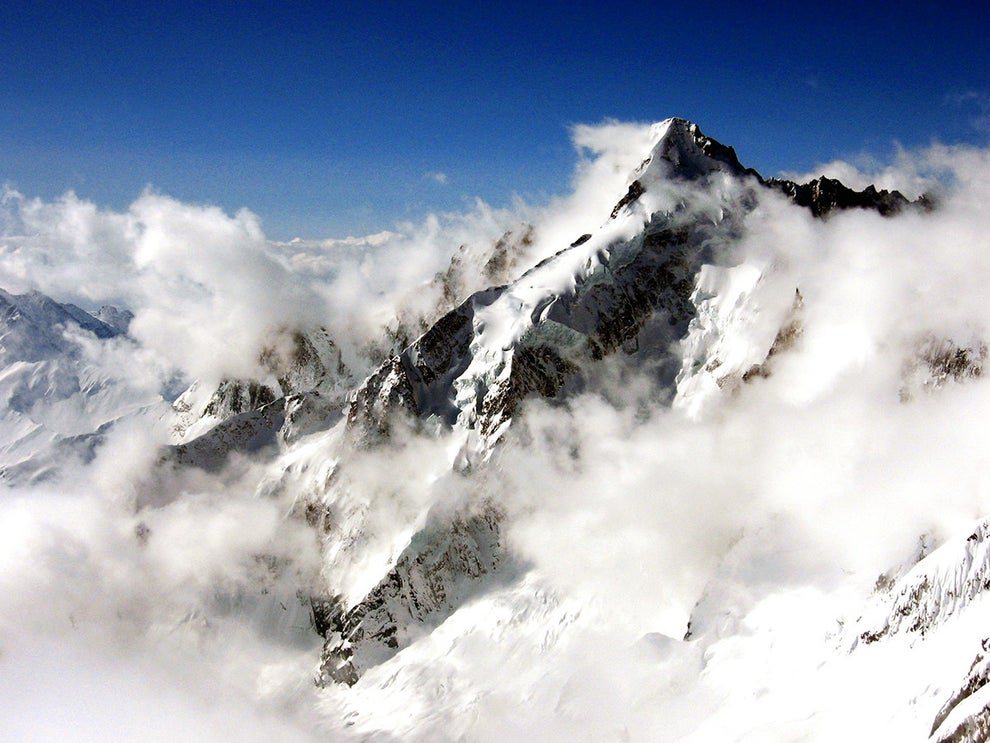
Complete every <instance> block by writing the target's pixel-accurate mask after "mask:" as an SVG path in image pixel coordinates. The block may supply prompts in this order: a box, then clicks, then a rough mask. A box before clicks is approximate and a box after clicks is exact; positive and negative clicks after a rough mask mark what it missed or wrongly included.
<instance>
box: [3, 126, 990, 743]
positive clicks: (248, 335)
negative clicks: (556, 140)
mask: <svg viewBox="0 0 990 743" xmlns="http://www.w3.org/2000/svg"><path fill="white" fill-rule="evenodd" d="M583 137H584V139H582V140H581V141H580V142H578V145H579V148H580V154H581V161H580V163H579V166H578V168H577V171H576V174H575V178H574V183H573V184H572V185H573V190H572V193H571V194H570V195H569V196H567V197H561V198H559V199H556V200H554V201H553V202H551V203H550V204H549V205H548V206H545V207H540V208H535V207H528V206H525V205H522V204H520V205H518V207H517V208H515V209H506V210H501V211H500V210H492V209H489V208H487V207H485V206H484V205H478V207H477V209H476V211H475V212H474V213H472V214H468V215H461V216H459V217H457V216H448V217H446V218H445V219H446V221H444V220H439V219H437V220H434V221H433V222H430V223H428V224H427V225H422V226H419V227H415V226H413V227H409V230H411V231H412V232H413V233H416V234H408V233H407V234H400V232H396V233H382V234H381V235H377V236H372V237H369V238H364V239H357V240H355V239H353V238H351V239H348V240H343V241H322V242H316V241H312V242H307V241H298V240H297V241H293V242H290V243H275V242H271V241H267V240H265V239H264V237H263V234H262V233H261V232H260V227H259V225H258V224H257V222H256V220H253V218H252V217H251V215H250V214H244V213H239V214H238V215H236V216H235V217H228V216H227V215H224V214H223V213H222V212H220V211H219V210H216V209H212V208H208V207H193V206H187V205H183V204H180V203H179V202H175V201H172V200H170V199H167V198H166V197H162V196H159V195H156V194H153V193H146V194H145V195H144V196H142V197H141V199H140V200H139V201H138V202H136V203H135V205H133V206H132V207H131V208H130V210H128V211H127V212H122V213H116V212H107V211H101V210H100V209H98V208H96V207H95V206H93V205H91V204H87V203H84V202H80V201H79V200H78V199H75V197H72V196H67V197H65V198H64V199H63V200H62V201H61V202H58V203H52V204H45V203H42V202H38V201H30V200H27V199H24V198H23V197H20V196H19V195H16V194H15V195H11V194H8V195H7V196H6V197H5V200H4V208H5V209H6V210H7V211H6V212H5V215H6V220H5V222H0V224H6V225H7V227H6V228H5V233H6V234H4V236H3V237H0V265H2V266H3V271H2V273H0V278H2V279H3V281H5V282H6V291H0V395H2V398H3V407H2V409H0V420H2V428H0V474H2V483H3V486H4V487H3V491H2V492H0V534H2V538H0V566H2V570H0V596H2V597H3V600H2V602H0V679H2V680H0V698H2V699H3V700H4V702H3V705H2V706H3V708H4V710H5V711H4V712H3V713H0V720H2V722H0V729H2V728H6V729H7V730H9V731H11V735H12V736H13V737H12V738H11V739H25V740H26V739H31V740H35V739H37V740H41V739H54V738H57V737H60V736H61V737H66V736H67V737H69V738H71V739H77V740H90V739H92V740H115V739H141V740H176V739H195V740H209V739H217V740H259V741H260V740H275V739H279V740H334V741H338V740H372V741H392V740H396V741H398V740H402V741H407V740H408V741H505V740H575V741H577V740H587V741H601V740H622V741H730V740H740V741H741V740H772V741H791V740H795V741H796V740H828V741H832V740H898V741H912V740H917V741H929V740H930V741H946V742H948V741H982V740H986V739H987V738H988V736H990V387H988V385H987V383H986V380H985V379H984V367H985V365H986V364H987V354H988V351H987V342H988V339H990V292H988V291H987V288H986V278H987V277H990V242H988V240H990V238H988V235H990V207H988V204H990V199H988V196H990V154H988V153H986V152H984V151H981V150H974V149H964V148H955V149H953V148H946V147H933V148H931V149H929V150H926V151H924V152H921V153H902V156H901V159H900V160H899V161H898V163H896V164H895V166H892V167H890V168H888V169H887V171H885V172H883V173H879V174H877V175H878V176H879V177H881V178H882V183H879V182H878V183H877V184H876V185H871V184H870V182H869V179H867V178H865V177H863V176H861V175H860V174H859V173H858V172H857V173H854V176H853V177H854V180H855V181H856V182H851V183H849V184H848V185H845V184H844V183H842V182H840V181H839V180H837V179H834V178H830V177H826V176H824V175H820V176H818V177H814V178H811V179H809V178H794V179H781V178H765V177H763V176H762V175H761V174H759V173H758V172H756V171H755V170H753V169H751V168H747V167H746V166H744V165H743V164H742V163H741V162H740V160H739V158H738V157H737V155H736V152H735V151H734V150H733V148H731V147H729V146H726V145H724V144H721V143H720V142H718V141H716V140H715V139H712V138H711V137H709V136H707V135H705V134H703V133H702V131H701V130H700V129H699V128H698V126H697V125H695V124H693V123H690V122H688V121H685V120H683V119H677V118H674V119H668V120H666V121H663V122H661V123H657V124H653V125H648V126H636V125H620V124H605V125H602V126H600V127H597V128H595V127H589V128H587V129H585V130H583ZM843 172H846V173H851V172H853V171H852V169H851V168H850V167H849V166H844V170H843ZM67 235H68V237H67ZM101 251H102V252H101ZM104 254H106V255H109V256H111V257H107V258H99V256H101V255H104ZM63 261H64V262H67V265H70V266H76V268H73V269H72V270H78V271H82V270H83V269H81V268H78V266H83V265H84V264H86V262H87V261H90V262H93V261H95V262H96V263H97V264H99V265H98V267H97V269H95V274H94V275H96V276H97V279H98V280H97V279H94V280H93V281H94V282H95V283H93V287H97V288H88V287H89V284H88V283H87V282H89V281H90V280H89V279H88V278H81V277H78V276H77V277H76V278H73V279H71V280H66V279H65V277H64V276H62V272H60V271H59V270H58V269H57V267H58V266H59V265H61V263H62V262H63ZM73 261H75V262H77V263H73ZM101 261H104V262H101ZM111 265H114V266H117V265H122V266H123V267H124V268H123V269H121V273H120V275H116V274H114V278H113V279H112V280H110V279H109V278H108V277H109V276H110V273H111V272H112V271H114V270H116V269H111V268H109V266H111ZM101 272H102V273H101ZM84 273H85V271H84ZM86 275H87V276H88V274H86ZM259 277H260V278H259ZM362 282H364V283H362ZM242 289H243V291H242ZM87 298H89V299H91V300H92V299H98V300H99V302H96V303H94V304H93V306H99V303H100V302H107V303H108V304H105V305H104V306H103V307H102V309H99V310H98V311H93V312H86V311H84V310H83V309H80V306H82V305H85V302H86V300H87ZM111 301H114V302H116V303H119V304H126V305H127V308H126V309H123V308H117V307H116V306H111V305H110V304H109V302H111ZM204 308H205V309H204ZM231 349H234V350H231ZM56 712H57V713H56ZM4 718H5V719H4Z"/></svg>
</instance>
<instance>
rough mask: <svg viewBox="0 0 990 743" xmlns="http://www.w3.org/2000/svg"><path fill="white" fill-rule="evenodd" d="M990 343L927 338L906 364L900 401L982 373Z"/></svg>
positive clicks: (978, 376) (970, 378)
mask: <svg viewBox="0 0 990 743" xmlns="http://www.w3.org/2000/svg"><path fill="white" fill-rule="evenodd" d="M987 353H988V352H987V344H986V343H984V342H983V341H971V342H969V343H967V344H959V343H957V342H956V341H954V340H952V339H950V338H943V339H937V338H935V337H928V338H925V339H924V340H922V341H921V342H919V343H918V348H917V352H916V354H915V357H914V358H913V359H910V360H908V362H907V363H906V365H905V367H904V385H903V386H902V387H901V390H900V397H901V400H902V401H904V402H907V401H908V400H910V399H911V398H912V397H913V396H914V395H916V394H918V393H931V392H934V391H935V390H938V389H940V388H942V387H943V386H945V385H946V384H947V383H948V382H957V383H961V382H965V381H969V380H974V379H978V378H980V377H982V376H983V367H984V364H985V363H986V360H987Z"/></svg>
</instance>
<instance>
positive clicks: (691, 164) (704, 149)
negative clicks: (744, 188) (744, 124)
mask: <svg viewBox="0 0 990 743" xmlns="http://www.w3.org/2000/svg"><path fill="white" fill-rule="evenodd" d="M650 133H651V135H652V136H651V139H652V140H653V142H654V144H653V147H652V149H651V151H650V154H649V156H648V157H647V159H646V160H645V161H644V162H643V165H641V166H640V169H641V171H642V173H643V175H644V176H646V175H648V174H650V173H651V171H654V168H655V167H656V164H657V163H658V162H663V163H666V167H664V172H662V173H660V172H657V173H656V176H657V177H670V176H671V175H674V176H679V177H682V178H695V177H699V176H705V175H708V174H710V173H713V172H716V171H721V172H727V173H731V174H732V175H744V174H751V175H756V171H755V170H752V169H750V168H745V167H743V165H742V163H740V162H739V158H738V157H737V156H736V151H735V150H734V149H733V148H732V147H729V146H727V145H724V144H722V143H721V142H719V141H717V140H715V139H712V138H711V137H709V136H706V135H705V134H704V133H702V131H701V129H700V128H699V127H698V125H697V124H695V123H694V122H692V121H688V120H687V119H682V118H678V117H674V118H670V119H665V120H664V121H661V122H658V123H656V124H654V125H653V126H652V127H651V129H650ZM671 166H672V167H671Z"/></svg>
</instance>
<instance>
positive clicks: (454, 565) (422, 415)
mask: <svg viewBox="0 0 990 743" xmlns="http://www.w3.org/2000/svg"><path fill="white" fill-rule="evenodd" d="M651 138H652V141H653V144H652V147H651V149H650V150H649V151H648V152H646V153H644V154H645V157H644V159H643V162H642V164H641V165H640V167H639V168H638V169H637V170H636V171H635V172H634V173H631V174H630V177H629V184H630V185H628V187H627V190H626V192H625V194H615V195H613V199H612V200H610V202H608V203H611V204H612V206H611V207H610V209H608V210H607V211H604V212H603V214H602V219H603V221H602V226H601V227H600V228H599V229H598V230H597V231H596V232H594V233H591V234H584V235H580V236H575V239H574V240H573V242H572V243H571V244H570V245H569V246H564V247H562V248H561V249H560V250H559V251H558V252H557V253H556V254H555V255H553V256H551V257H549V258H547V259H545V260H543V261H542V262H540V263H539V264H538V265H537V266H535V267H533V268H531V269H529V270H528V271H526V272H524V273H523V274H522V275H521V276H520V277H519V278H518V279H516V280H515V281H513V282H512V283H510V284H507V285H505V286H501V287H495V288H491V289H487V290H484V291H481V292H477V293H475V294H473V295H472V296H471V297H469V298H468V299H467V300H466V301H465V302H463V303H462V304H460V305H459V306H458V307H456V308H455V309H453V310H452V311H450V312H449V313H447V314H446V315H444V316H443V317H442V318H441V319H440V320H438V321H437V322H436V324H434V325H433V326H432V327H431V328H430V329H429V330H427V331H426V332H425V333H424V334H423V335H422V336H421V337H420V338H418V339H417V340H416V341H415V342H413V343H412V344H410V345H409V346H408V347H407V348H406V349H405V350H403V351H402V352H401V353H400V354H398V355H397V356H395V357H393V358H391V359H389V360H388V361H386V362H385V363H384V364H383V365H382V366H381V368H380V369H379V370H378V371H377V372H376V373H374V374H373V375H372V376H371V377H370V378H369V379H368V380H366V381H365V382H364V384H363V385H362V386H361V387H360V388H359V389H358V390H357V392H356V395H355V398H354V401H353V402H352V404H351V406H350V410H349V413H348V417H347V428H348V432H349V436H348V437H347V440H348V441H350V442H351V444H352V445H356V446H358V447H366V446H371V447H377V446H383V445H386V444H387V443H389V442H390V441H391V440H393V439H395V440H398V441H401V440H402V439H403V438H404V437H406V436H408V435H409V433H408V431H409V430H414V431H434V432H435V434H434V435H439V436H440V437H441V440H444V441H448V442H449V443H448V444H447V446H448V448H449V450H450V451H451V452H456V453H452V454H450V455H448V457H449V459H448V461H449V463H450V466H453V467H454V468H455V469H458V470H461V471H470V470H472V469H474V468H477V467H481V468H482V469H484V467H485V465H484V462H485V461H486V460H487V459H488V458H489V457H490V456H491V454H492V452H493V450H494V447H495V446H496V444H497V442H498V440H499V439H500V437H502V436H503V435H504V433H505V431H506V429H507V427H508V426H509V425H510V424H511V422H512V419H513V416H514V415H515V414H516V412H517V410H518V409H519V407H520V405H521V404H522V403H523V402H524V401H525V400H526V399H527V398H531V397H538V398H545V399H550V400H554V401H558V402H560V401H565V400H567V399H568V398H569V397H570V396H572V395H574V394H578V393H594V394H601V395H605V396H608V395H610V394H614V392H615V390H614V385H615V384H616V381H617V379H621V377H618V378H617V377H616V376H615V375H616V370H617V369H618V370H620V374H627V375H631V374H635V375H637V376H639V377H640V378H642V377H644V376H645V377H646V378H647V379H649V380H650V382H651V384H652V386H653V394H654V395H655V396H657V397H658V398H659V399H661V400H662V399H667V400H669V401H671V402H673V403H674V404H675V405H676V406H678V407H680V408H683V409H685V410H687V411H689V412H691V413H693V414H695V415H697V414H700V411H701V410H702V409H703V407H704V405H705V401H706V400H708V399H710V398H712V397H713V396H715V395H717V394H718V393H720V392H722V391H723V389H725V388H727V387H731V386H732V385H737V384H743V383H745V382H746V381H748V380H750V379H751V378H752V377H753V376H759V375H766V374H769V366H768V364H769V363H770V360H771V357H773V356H775V355H777V354H780V353H783V352H784V351H786V349H787V347H788V345H789V344H791V343H792V342H793V341H794V339H795V337H797V336H798V335H799V334H800V311H801V295H800V291H799V289H798V288H797V286H796V285H795V284H794V283H788V282H790V281H792V280H793V279H792V278H791V277H788V276H787V275H786V273H785V274H784V275H783V276H775V275H774V272H773V271H772V266H771V265H770V264H769V263H767V264H765V265H762V266H761V265H759V264H754V263H748V264H739V263H738V261H737V259H736V257H735V254H734V252H733V246H734V245H735V244H736V243H738V241H740V240H741V239H742V238H743V236H744V232H745V227H744V220H745V218H746V216H747V214H748V213H749V212H750V211H751V210H752V209H753V208H754V207H755V206H756V204H757V203H758V200H759V198H760V197H761V195H764V194H770V195H768V196H764V197H765V198H774V196H773V193H774V192H778V191H782V192H783V193H785V194H786V195H787V196H789V197H791V198H792V199H793V200H794V201H795V202H796V203H797V205H798V206H800V207H805V208H807V209H809V211H810V212H811V213H812V215H813V216H814V217H818V218H822V217H824V216H827V215H828V214H829V213H830V212H832V211H833V210H836V209H840V210H841V209H844V208H869V209H876V210H877V211H879V212H881V213H882V214H891V213H895V212H896V211H897V210H898V209H901V208H904V207H906V206H907V201H906V199H904V198H903V197H902V196H901V195H900V194H897V193H893V194H890V193H888V192H877V191H876V190H874V189H870V190H868V191H866V192H862V193H857V192H853V191H850V190H849V189H845V188H844V187H842V186H841V184H833V185H831V186H829V187H827V188H822V187H821V185H822V184H821V183H818V182H816V183H814V184H811V185H810V186H809V187H807V188H805V187H803V186H802V187H798V186H796V185H795V184H789V183H784V184H781V183H780V182H770V183H767V182H765V181H763V180H762V179H761V178H760V177H759V175H758V174H756V173H755V172H754V171H752V170H747V169H745V168H744V167H743V166H742V165H741V164H740V163H739V161H738V159H737V158H736V156H735V153H734V152H733V151H732V150H731V148H728V147H725V146H723V145H721V144H719V143H718V142H715V141H714V140H712V139H710V138H708V137H706V136H705V135H703V134H702V133H701V132H700V131H699V129H698V128H697V126H696V125H694V124H691V123H689V122H686V121H683V120H681V119H671V120H668V121H665V122H662V123H661V124H657V125H655V126H654V127H653V129H652V130H651ZM616 357H617V359H618V360H617V361H613V359H615V358H616ZM620 384H621V382H620ZM726 391H728V390H727V389H726ZM410 426H411V429H410ZM396 427H398V430H396ZM336 456H341V455H339V454H338V455H336ZM304 466H305V465H301V464H300V463H299V462H296V464H295V467H297V468H299V467H304ZM312 469H313V470H315V471H317V472H323V469H321V468H319V467H312ZM332 471H333V477H332V478H328V480H327V482H330V483H331V484H330V485H329V486H324V487H323V488H322V489H321V487H320V486H318V485H308V486H307V485H301V484H300V483H299V482H298V481H297V480H295V479H293V485H292V486H291V487H293V488H295V489H297V490H303V491H304V492H307V493H309V494H310V495H308V496H306V497H310V498H311V497H314V495H315V497H316V499H317V501H318V502H322V503H324V504H325V507H326V508H328V509H329V512H330V513H333V514H334V515H333V517H331V519H330V522H331V523H332V524H333V526H332V527H330V528H329V529H328V533H327V535H326V544H327V547H326V551H327V554H328V556H330V557H329V560H328V563H327V568H326V575H327V577H328V598H327V599H325V600H324V602H323V603H322V604H321V609H320V612H321V613H322V614H325V615H326V618H325V620H321V622H320V627H321V631H323V632H324V633H325V634H326V636H327V646H326V648H325V650H324V662H323V670H322V672H321V673H322V678H323V679H324V680H329V679H334V680H338V681H340V680H344V681H347V682H348V683H354V681H356V679H357V672H358V671H360V670H361V669H364V668H367V667H369V666H371V665H374V664H375V663H377V662H380V660H381V659H382V658H387V657H389V655H390V654H392V653H393V652H394V651H395V650H397V649H401V648H402V647H404V646H405V644H407V642H408V641H409V639H408V638H411V637H415V636H416V635H417V632H418V630H417V629H416V627H421V626H423V625H424V623H426V624H431V623H436V622H437V621H439V620H440V619H442V618H443V617H444V616H446V615H447V614H449V613H450V612H451V611H452V610H453V609H454V608H456V605H457V603H458V600H456V599H452V598H451V597H458V596H460V597H463V596H464V595H465V592H464V589H463V588H458V587H455V586H456V584H458V583H459V582H460V581H461V576H462V575H463V574H465V573H466V574H468V575H470V576H471V577H472V578H474V579H476V580H480V581H486V580H493V579H494V578H492V576H493V575H494V574H495V573H497V569H498V566H499V563H500V561H501V558H500V557H499V555H500V554H501V553H502V548H501V546H500V537H499V529H498V523H499V516H498V509H497V506H496V507H494V510H493V506H492V505H491V504H488V505H485V502H486V501H485V498H486V496H483V495H475V496H471V497H469V498H468V499H467V500H468V502H472V501H477V500H478V499H480V500H481V505H477V504H476V505H472V506H471V507H470V509H469V511H468V512H466V513H464V514H460V515H455V516H454V520H453V521H452V522H451V521H450V520H449V519H450V516H447V517H446V519H447V521H445V520H444V518H439V519H438V518H436V517H434V516H431V515H430V514H429V512H428V511H426V512H417V513H415V514H413V515H412V517H411V518H410V520H409V521H406V522H405V523H402V524H396V525H395V531H394V532H393V533H394V536H393V537H392V538H391V539H389V538H388V537H386V536H383V534H382V533H379V534H378V535H377V536H376V537H375V538H376V539H378V540H384V543H385V544H386V545H387V546H385V547H383V548H382V549H381V552H379V555H380V556H379V558H378V560H379V562H378V564H379V566H380V567H379V568H378V570H379V571H381V573H380V575H381V577H380V581H374V580H373V581H371V582H368V579H367V578H365V579H363V585H365V587H366V588H365V590H368V591H370V592H369V593H368V594H367V596H365V597H364V598H360V597H361V592H360V589H359V588H357V587H356V586H355V585H354V584H353V583H352V582H351V580H350V579H348V578H345V577H344V576H345V575H346V574H347V573H348V572H349V571H350V568H348V567H345V566H347V565H352V564H353V561H354V560H355V559H357V558H356V557H355V555H354V550H353V547H352V546H353V545H361V546H362V548H365V547H367V545H366V543H365V540H366V539H367V536H366V530H367V529H368V526H367V524H366V522H365V519H366V518H367V513H368V508H367V507H360V508H357V509H355V508H353V507H352V506H350V505H347V502H348V501H349V500H350V499H353V498H354V497H355V496H354V493H355V492H360V491H361V485H360V484H359V483H357V482H355V480H353V479H352V478H351V476H349V475H348V462H347V457H346V456H343V457H342V458H341V460H340V462H339V465H338V464H335V465H334V466H333V468H332ZM320 476H321V477H323V475H320ZM436 476H442V475H439V474H438V475H436ZM292 477H293V478H295V475H293V476H292ZM427 482H429V479H428V480H427ZM427 487H429V485H428V484H427ZM465 487H467V488H468V490H469V491H471V490H478V488H477V486H473V485H470V484H468V485H466V486H465ZM363 497H365V498H374V497H381V495H377V496H376V495H374V494H372V495H367V496H363ZM496 500H497V496H496ZM371 508H372V509H373V506H372V507H371ZM479 510H480V513H481V515H479V513H478V512H479ZM459 525H460V526H459ZM464 525H467V526H466V528H467V533H470V534H472V535H474V536H472V538H471V539H469V540H467V541H466V542H463V543H462V546H461V547H459V548H458V553H457V554H458V556H457V557H452V555H451V554H450V553H449V547H448V545H449V542H450V539H451V538H452V536H451V535H452V534H454V535H456V534H458V533H460V532H462V531H463V530H464V528H465V527H464ZM386 530H387V527H386V529H380V532H383V531H386ZM412 535H415V536H412ZM404 540H408V541H404ZM455 541H456V540H455ZM462 541H463V540H462ZM397 551H398V552H397ZM369 552H371V554H374V551H370V550H369V551H366V552H365V554H364V555H362V557H361V558H360V559H361V562H362V563H365V564H366V561H368V560H369V554H368V553H369ZM396 554H398V556H397V557H396ZM465 555H466V556H465ZM365 570H366V571H367V570H371V575H374V572H375V568H374V562H371V565H370V566H367V565H366V568H365ZM366 574H367V573H366ZM376 583H377V585H376ZM472 590H477V589H472Z"/></svg>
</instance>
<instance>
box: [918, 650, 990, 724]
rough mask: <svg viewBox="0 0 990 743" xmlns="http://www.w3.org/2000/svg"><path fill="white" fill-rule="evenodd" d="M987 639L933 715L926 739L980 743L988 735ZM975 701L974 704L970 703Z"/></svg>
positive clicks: (989, 668)
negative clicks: (952, 690) (928, 736)
mask: <svg viewBox="0 0 990 743" xmlns="http://www.w3.org/2000/svg"><path fill="white" fill-rule="evenodd" d="M988 651H990V639H984V640H983V643H982V647H981V649H980V652H978V653H977V654H976V657H975V658H974V659H973V663H972V665H971V666H970V667H969V672H968V673H967V674H966V679H965V681H963V683H962V685H961V686H960V687H959V688H958V689H957V690H956V691H955V692H954V693H953V694H952V696H950V697H949V699H948V700H946V702H945V704H944V705H942V708H941V709H940V710H939V711H938V714H936V715H935V720H934V722H933V723H932V730H931V735H930V739H931V740H933V741H936V742H937V743H981V742H982V741H985V740H987V738H988V737H990V700H987V699H986V696H987V695H986V689H987V684H988V683H990V659H988V657H987V653H988ZM973 702H976V704H973Z"/></svg>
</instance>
